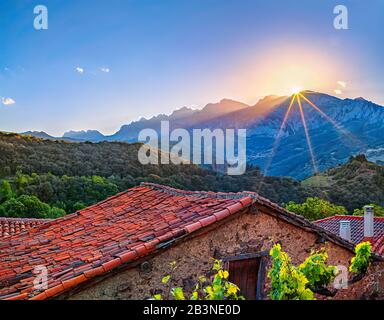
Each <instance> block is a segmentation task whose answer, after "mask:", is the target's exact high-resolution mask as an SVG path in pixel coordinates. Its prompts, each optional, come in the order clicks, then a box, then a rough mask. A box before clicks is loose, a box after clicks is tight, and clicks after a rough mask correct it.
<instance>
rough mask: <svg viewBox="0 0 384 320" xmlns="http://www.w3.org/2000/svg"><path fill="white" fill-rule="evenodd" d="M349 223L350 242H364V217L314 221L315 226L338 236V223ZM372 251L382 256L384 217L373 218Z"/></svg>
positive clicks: (335, 217)
mask: <svg viewBox="0 0 384 320" xmlns="http://www.w3.org/2000/svg"><path fill="white" fill-rule="evenodd" d="M342 220H348V221H350V223H351V242H353V243H354V244H358V243H360V242H362V241H363V240H364V217H362V216H333V217H328V218H325V219H321V220H318V221H315V222H314V223H316V224H317V225H319V226H321V227H322V228H324V229H326V230H328V231H330V232H332V233H334V234H336V235H338V234H339V228H340V221H342ZM373 232H374V236H373V242H372V251H373V252H375V253H377V254H378V255H383V254H384V217H375V218H374V223H373Z"/></svg>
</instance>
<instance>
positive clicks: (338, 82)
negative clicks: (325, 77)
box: [337, 81, 347, 88]
mask: <svg viewBox="0 0 384 320" xmlns="http://www.w3.org/2000/svg"><path fill="white" fill-rule="evenodd" d="M337 84H338V85H339V86H342V87H343V88H345V87H346V86H347V83H346V82H345V81H337Z"/></svg>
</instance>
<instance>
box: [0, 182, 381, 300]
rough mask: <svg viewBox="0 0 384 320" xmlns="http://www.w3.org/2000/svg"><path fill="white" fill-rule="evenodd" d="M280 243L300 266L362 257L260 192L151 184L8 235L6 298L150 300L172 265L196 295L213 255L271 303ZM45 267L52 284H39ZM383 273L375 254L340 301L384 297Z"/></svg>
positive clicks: (3, 270)
mask: <svg viewBox="0 0 384 320" xmlns="http://www.w3.org/2000/svg"><path fill="white" fill-rule="evenodd" d="M276 242H279V243H280V244H281V245H282V248H283V250H284V251H286V252H287V253H288V254H289V255H290V256H291V257H292V260H293V262H294V263H296V264H297V263H300V262H302V261H303V260H304V259H305V258H306V257H307V256H308V255H309V254H310V253H311V251H312V250H317V249H320V248H325V249H326V250H327V252H328V255H329V263H330V264H333V265H344V266H348V265H349V261H350V259H351V258H352V257H353V255H354V244H353V243H352V242H350V241H347V240H345V239H342V238H341V237H339V236H338V235H336V234H334V233H332V232H330V231H327V230H325V229H324V228H322V227H321V226H319V225H316V224H313V223H311V222H309V221H307V220H305V219H304V218H302V217H301V216H298V215H295V214H293V213H291V212H288V211H286V210H284V209H283V208H281V207H279V206H278V205H276V204H274V203H272V202H270V201H269V200H267V199H265V198H262V197H260V196H258V195H257V194H255V193H251V192H242V193H213V192H197V191H196V192H195V191H183V190H177V189H173V188H170V187H166V186H160V185H155V184H149V183H144V184H142V185H141V186H138V187H135V188H132V189H129V190H127V191H125V192H122V193H120V194H117V195H116V196H113V197H111V198H108V199H106V200H105V201H102V202H100V203H98V204H95V205H93V206H91V207H88V208H86V209H83V210H80V211H78V212H75V213H73V214H70V215H67V216H65V217H62V218H59V219H56V220H53V221H48V222H45V223H43V224H39V225H36V226H32V227H31V228H26V229H25V230H21V231H20V232H18V233H14V234H11V235H8V236H5V237H3V238H1V239H0V298H1V299H148V298H151V297H152V295H153V294H155V293H159V292H161V291H162V290H165V288H164V287H163V285H162V283H161V279H162V277H163V276H164V275H166V274H168V273H169V271H170V263H171V262H173V261H176V263H177V266H178V267H177V269H176V270H175V272H174V274H173V278H174V280H175V285H179V286H183V287H184V288H186V290H188V289H191V288H192V287H193V286H194V284H195V281H196V279H197V277H198V276H201V275H209V273H210V270H211V266H212V260H211V258H212V257H214V258H217V259H222V260H223V261H224V262H225V264H226V267H227V268H228V269H229V271H230V280H231V281H232V282H234V283H236V284H238V285H239V287H240V289H241V291H242V293H243V294H244V295H245V296H246V297H247V298H248V299H264V298H266V297H267V291H268V286H269V282H268V278H267V270H268V266H269V264H270V259H269V256H268V251H269V249H270V247H271V246H272V244H273V243H276ZM41 270H45V271H46V272H45V275H46V276H47V284H46V285H45V283H43V285H42V286H39V285H36V279H37V277H41V275H42V274H41V272H42V271H41ZM383 270H384V269H383V262H382V259H381V258H380V257H379V256H377V255H374V256H373V262H372V265H371V267H370V268H369V271H368V273H367V274H366V276H365V277H363V278H362V279H361V280H360V281H358V282H356V283H354V284H353V285H350V286H349V287H348V288H347V289H345V290H339V291H338V292H337V293H336V295H335V297H334V298H335V299H373V298H383V289H382V288H383V284H384V274H383ZM39 279H40V278H39ZM37 283H38V284H39V282H37ZM319 298H321V296H319Z"/></svg>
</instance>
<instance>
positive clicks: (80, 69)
mask: <svg viewBox="0 0 384 320" xmlns="http://www.w3.org/2000/svg"><path fill="white" fill-rule="evenodd" d="M76 71H77V72H78V73H84V69H83V68H81V67H76Z"/></svg>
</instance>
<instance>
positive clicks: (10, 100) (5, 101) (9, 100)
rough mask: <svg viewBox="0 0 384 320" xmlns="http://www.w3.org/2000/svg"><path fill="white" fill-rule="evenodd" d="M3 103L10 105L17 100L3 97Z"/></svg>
mask: <svg viewBox="0 0 384 320" xmlns="http://www.w3.org/2000/svg"><path fill="white" fill-rule="evenodd" d="M1 103H2V104H3V105H5V106H10V105H12V104H15V103H16V101H15V100H13V99H12V98H3V97H2V98H1Z"/></svg>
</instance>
